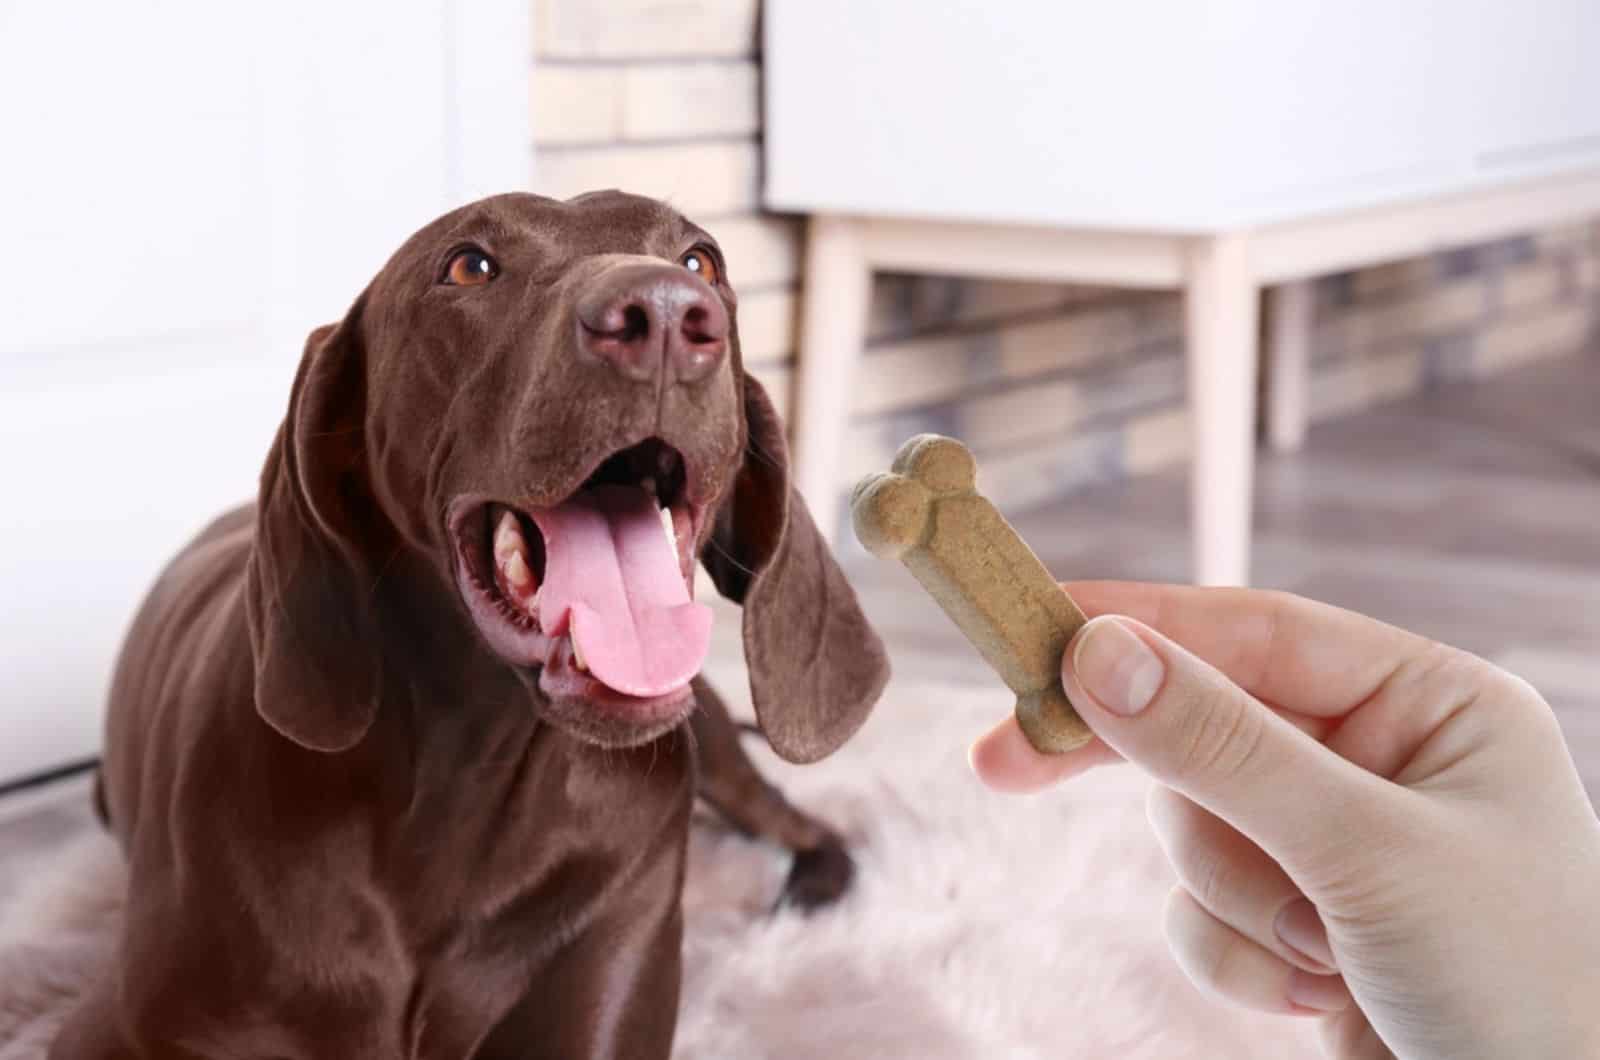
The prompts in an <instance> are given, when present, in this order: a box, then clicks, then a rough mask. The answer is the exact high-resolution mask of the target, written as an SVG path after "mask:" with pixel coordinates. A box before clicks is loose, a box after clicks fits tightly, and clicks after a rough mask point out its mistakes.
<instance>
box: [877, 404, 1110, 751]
mask: <svg viewBox="0 0 1600 1060" xmlns="http://www.w3.org/2000/svg"><path fill="white" fill-rule="evenodd" d="M850 506H851V513H852V515H853V516H854V520H855V529H856V536H857V537H858V538H860V539H861V543H862V544H863V545H865V546H866V547H867V549H868V550H869V551H871V552H872V553H873V554H874V555H876V556H879V557H881V558H884V559H898V560H900V561H901V562H902V563H904V564H905V565H906V567H907V568H908V569H909V570H910V571H911V573H912V574H913V575H915V576H916V578H917V580H918V581H919V582H921V583H922V587H923V588H924V589H926V590H927V591H928V593H929V595H931V596H932V597H933V598H934V599H935V600H936V601H938V603H939V606H940V607H942V608H944V612H945V614H947V615H949V616H950V617H951V619H953V620H954V621H955V624H956V625H957V626H959V627H961V632H963V633H965V634H966V635H967V639H968V640H970V641H971V642H972V644H973V646H974V647H976V648H977V649H978V651H979V652H980V653H981V654H982V655H983V657H984V659H986V660H987V661H988V663H989V665H990V666H992V667H994V668H995V670H996V671H997V672H998V673H999V674H1000V677H1001V679H1002V680H1004V681H1005V683H1006V684H1007V685H1008V686H1009V687H1010V688H1011V690H1012V691H1013V692H1015V693H1016V695H1017V706H1016V712H1017V721H1018V723H1019V724H1020V725H1021V726H1022V731H1023V733H1025V734H1026V735H1027V737H1028V741H1029V742H1030V743H1032V744H1033V746H1034V747H1035V748H1037V749H1038V750H1040V751H1042V752H1044V753H1046V754H1058V753H1060V752H1063V751H1070V750H1072V749H1073V748H1074V747H1080V746H1082V745H1083V744H1084V743H1087V742H1088V740H1089V738H1090V736H1091V735H1092V733H1091V732H1090V731H1089V727H1088V726H1087V725H1085V724H1084V723H1083V719H1082V718H1080V717H1078V714H1077V711H1075V710H1073V709H1072V703H1071V702H1070V701H1069V700H1068V699H1067V694H1066V692H1064V691H1063V690H1062V688H1061V656H1062V653H1063V652H1064V651H1065V650H1066V646H1067V642H1068V641H1069V640H1071V639H1072V635H1073V634H1074V633H1076V632H1077V631H1078V628H1079V627H1080V626H1082V625H1083V624H1084V622H1085V621H1087V620H1086V619H1085V618H1084V614H1083V612H1082V611H1080V610H1079V609H1078V605H1077V604H1075V603H1073V602H1072V598H1071V597H1070V596H1068V595H1067V594H1066V593H1065V592H1064V591H1063V590H1062V589H1061V587H1060V586H1059V585H1057V584H1056V581H1055V579H1054V578H1052V577H1051V576H1050V572H1049V571H1047V570H1046V569H1045V567H1044V564H1043V563H1041V562H1039V557H1037V556H1035V555H1034V554H1033V550H1032V549H1030V548H1029V547H1028V545H1027V542H1025V541H1023V540H1022V538H1021V537H1019V536H1017V532H1016V531H1015V530H1013V529H1012V528H1011V524H1010V523H1007V522H1006V521H1005V517H1004V516H1002V515H1001V514H1000V512H999V511H998V510H997V509H996V508H995V506H994V505H993V504H991V503H990V502H989V500H988V499H987V498H986V497H984V496H983V495H982V494H981V493H979V492H978V491H977V465H976V464H975V463H974V461H973V459H972V453H971V452H969V451H968V449H967V447H966V446H964V445H962V444H961V443H960V442H958V441H956V440H955V439H953V438H944V437H941V436H940V435H937V434H919V435H917V436H916V437H915V438H912V439H911V440H910V441H908V442H906V443H905V445H903V446H901V447H900V452H899V453H898V454H896V456H895V459H894V464H893V465H892V467H891V470H890V471H889V472H888V473H887V474H882V473H880V474H875V475H869V476H867V477H866V478H864V479H862V480H861V482H860V483H859V484H858V485H857V486H856V488H855V493H854V495H853V496H852V498H851V504H850Z"/></svg>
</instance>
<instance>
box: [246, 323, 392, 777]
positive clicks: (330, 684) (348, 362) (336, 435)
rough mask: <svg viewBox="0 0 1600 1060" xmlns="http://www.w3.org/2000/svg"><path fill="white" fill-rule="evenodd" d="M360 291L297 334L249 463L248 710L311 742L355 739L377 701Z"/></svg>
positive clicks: (337, 745)
mask: <svg viewBox="0 0 1600 1060" xmlns="http://www.w3.org/2000/svg"><path fill="white" fill-rule="evenodd" d="M364 302H365V296H363V297H362V298H360V299H357V300H356V303H355V305H354V306H353V307H352V308H351V310H350V312H349V313H348V314H347V315H346V317H345V319H344V320H343V321H342V322H341V323H339V324H337V325H325V326H323V327H320V328H318V329H316V330H315V331H313V332H312V333H311V336H310V338H308V339H307V340H306V349H305V354H304V356H303V357H302V358H301V361H300V370H299V372H298V373H297V374H296V376H295V381H294V388H293V390H292V391H291V392H290V396H289V412H288V415H287V416H286V417H285V418H284V421H283V425H282V426H281V427H280V428H279V429H278V436H277V438H276V440H275V441H274V442H273V446H272V451H271V453H270V454H269V455H268V457H267V463H266V466H265V468H264V469H263V470H262V472H261V494H260V499H259V504H258V509H257V513H256V539H255V549H254V552H253V553H252V555H251V557H250V564H249V568H248V571H247V574H246V580H245V607H246V612H247V614H248V616H249V621H250V642H251V647H252V649H253V651H254V656H255V696H256V710H257V712H258V713H260V715H261V717H262V718H263V719H264V720H265V721H266V722H267V724H269V725H271V726H272V727H273V728H274V729H276V730H278V732H280V733H282V734H283V735H284V736H286V737H288V738H289V739H291V740H293V741H294V742H295V743H297V744H300V745H301V746H302V747H307V748H311V749H313V750H317V751H343V750H347V749H348V748H350V747H353V746H354V745H355V744H357V743H359V742H360V741H361V738H362V737H363V736H365V735H366V733H367V729H368V728H369V727H370V726H371V725H372V719H373V717H374V716H375V715H376V713H377V708H378V692H379V681H380V665H379V664H380V662H381V660H380V659H379V658H378V654H377V648H376V645H377V639H376V633H375V626H374V622H373V619H372V614H371V607H372V601H371V599H370V595H371V594H370V592H369V590H370V581H371V572H370V571H369V570H368V569H367V568H368V563H367V561H366V560H365V559H364V555H365V552H364V550H363V549H362V548H361V545H360V541H361V540H362V529H361V526H362V522H363V518H364V515H365V514H366V513H367V512H369V511H370V505H369V503H368V502H367V500H366V498H367V497H368V496H369V495H370V494H369V491H368V486H367V478H366V470H365V469H366V460H365V453H364V447H363V430H362V423H363V419H364V411H365V407H366V394H365V392H366V385H365V381H364V376H365V367H364V363H363V362H364V360H365V358H364V355H363V350H362V347H361V342H360V338H359V321H360V316H361V309H362V306H363V304H364Z"/></svg>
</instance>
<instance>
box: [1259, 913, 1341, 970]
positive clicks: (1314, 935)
mask: <svg viewBox="0 0 1600 1060" xmlns="http://www.w3.org/2000/svg"><path fill="white" fill-rule="evenodd" d="M1272 929H1273V930H1274V931H1276V932H1277V933H1278V938H1279V939H1281V940H1282V941H1283V944H1284V945H1285V946H1287V947H1289V948H1290V949H1291V950H1294V951H1295V952H1296V953H1298V954H1299V955H1300V956H1302V957H1304V958H1305V959H1306V960H1308V961H1310V962H1311V963H1312V964H1315V965H1320V966H1321V967H1322V968H1323V969H1325V970H1326V971H1329V972H1331V971H1333V970H1334V968H1335V967H1336V965H1335V964H1334V962H1333V947H1332V946H1329V945H1328V929H1327V928H1326V927H1324V926H1323V924H1322V917H1320V916H1318V915H1317V907H1316V906H1314V905H1312V904H1311V903H1310V902H1309V901H1307V900H1306V899H1304V898H1296V899H1295V900H1294V901H1292V902H1290V903H1289V904H1288V905H1286V906H1284V907H1283V909H1282V911H1281V912H1279V913H1278V918H1277V920H1275V921H1273V924H1272Z"/></svg>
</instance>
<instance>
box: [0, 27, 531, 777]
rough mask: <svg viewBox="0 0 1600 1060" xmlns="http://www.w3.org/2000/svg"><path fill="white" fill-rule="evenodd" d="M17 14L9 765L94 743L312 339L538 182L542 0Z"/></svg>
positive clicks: (8, 256)
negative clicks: (530, 94) (169, 594)
mask: <svg viewBox="0 0 1600 1060" xmlns="http://www.w3.org/2000/svg"><path fill="white" fill-rule="evenodd" d="M381 14H382V17H378V12H377V11H376V10H374V9H370V8H368V7H366V6H364V5H351V6H349V7H348V8H346V7H343V6H341V7H337V8H332V7H325V6H323V5H320V4H314V3H311V2H309V0H292V2H288V3H282V4H271V5H250V6H248V7H242V8H238V7H233V6H228V7H221V6H218V5H213V4H208V3H202V2H199V0H182V2H174V3H168V4H162V5H156V6H154V7H152V6H150V5H136V6H127V7H124V6H120V5H115V4H98V5H92V12H91V11H86V10H85V5H79V4H41V3H32V4H22V3H18V4H6V5H3V6H0V100H3V101H4V102H0V108H3V115H4V120H3V122H0V128H3V129H4V131H5V151H6V158H7V160H8V162H9V163H11V164H8V165H7V166H6V172H5V191H6V193H5V194H4V195H3V196H0V233H3V237H0V238H3V240H4V243H5V253H4V254H3V255H0V290H3V291H4V292H5V294H4V295H3V296H0V302H3V304H4V307H5V308H4V310H3V311H0V481H3V482H4V483H5V487H6V495H7V500H6V504H5V507H6V511H5V518H0V585H3V586H4V593H5V604H4V606H3V607H0V733H4V737H3V738H0V782H4V781H5V780H7V779H9V778H12V777H16V776H19V775H24V774H30V773H36V772H39V771H41V770H45V769H49V768H53V767H56V766H59V765H62V764H64V763H68V762H72V761H74V760H81V759H83V758H85V757H87V756H89V755H92V754H94V753H95V750H96V748H98V747H99V745H100V717H101V711H102V704H103V703H104V699H105V695H104V693H105V689H106V685H107V682H108V679H109V677H110V673H111V666H112V661H113V659H114V656H115V652H116V647H117V645H118V644H119V643H120V642H121V639H122V635H123V631H124V627H125V624H126V622H127V620H128V618H129V616H130V615H131V614H132V612H133V608H134V605H135V604H136V603H137V601H138V600H139V598H140V597H141V596H143V594H144V593H145V592H146V591H147V590H148V589H149V587H150V585H151V583H152V581H153V580H154V578H155V576H156V573H157V571H158V570H159V569H160V568H161V566H162V565H163V564H164V563H166V561H167V560H168V559H169V558H170V557H171V556H172V554H173V553H174V552H175V551H176V550H177V549H178V547H179V546H180V545H181V544H182V543H183V542H184V541H185V540H187V539H188V538H189V537H191V536H192V535H193V534H195V533H196V532H198V531H199V529H200V528H201V527H202V526H204V525H205V524H206V523H207V522H208V521H209V520H210V519H211V518H213V517H214V516H216V515H219V514H221V512H222V511H223V510H225V509H227V508H229V507H232V506H233V505H235V504H238V503H240V502H242V501H245V500H248V499H250V497H251V494H252V493H253V491H254V487H255V482H256V478H257V476H258V475H259V474H260V469H261V464H262V461H263V460H264V459H265V457H266V452H267V447H268V445H269V444H270V442H271V440H272V435H273V432H274V431H275V430H276V429H277V425H278V423H279V421H280V420H281V419H282V418H283V412H284V409H285V408H286V407H287V404H288V394H289V382H290V380H291V378H292V377H293V375H294V370H295V366H296V364H297V363H298V361H299V358H300V351H301V348H302V346H303V345H304V343H305V337H306V334H307V333H308V332H309V331H310V330H311V329H312V328H313V327H315V326H316V325H318V324H322V323H326V322H328V321H332V320H337V319H339V318H340V317H341V316H343V315H344V312H345V309H346V308H347V307H348V306H349V304H350V302H351V300H352V299H354V297H355V296H356V295H357V294H358V293H359V292H360V291H361V289H362V288H363V287H364V286H365V285H366V283H367V281H368V280H369V279H371V277H372V275H373V273H375V272H376V271H377V269H378V266H380V265H381V264H382V263H383V261H384V260H385V259H386V258H387V257H388V255H389V254H390V253H391V252H392V251H393V250H394V249H395V248H396V247H397V246H398V244H399V240H401V239H403V238H404V237H405V236H407V235H409V234H410V233H411V232H412V231H414V230H415V229H416V228H417V226H418V225H419V224H420V223H422V222H423V221H424V220H426V219H428V218H431V217H433V216H435V215H437V214H438V213H441V212H443V211H444V210H446V209H448V208H450V207H452V206H455V205H457V204H459V203H460V202H462V201H463V200H465V199H470V198H475V197H477V196H479V195H483V194H487V193H489V192H491V191H503V190H506V189H508V188H516V187H521V186H524V185H525V184H526V182H527V174H528V156H527V130H528V120H529V119H528V100H527V93H526V91H516V92H511V93H507V92H505V91H503V90H496V86H502V85H506V84H511V85H516V86H518V87H519V88H520V87H521V86H523V85H525V84H526V82H527V67H528V58H527V40H528V31H527V24H528V19H529V12H528V7H527V0H492V2H485V3H478V2H474V3H472V4H470V5H469V4H453V3H449V2H448V0H432V2H425V3H420V4H412V5H405V6H404V7H403V8H402V7H385V8H384V9H383V11H382V13H381Z"/></svg>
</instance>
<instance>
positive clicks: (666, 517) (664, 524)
mask: <svg viewBox="0 0 1600 1060" xmlns="http://www.w3.org/2000/svg"><path fill="white" fill-rule="evenodd" d="M661 529H663V530H665V531H666V532H667V544H669V545H671V546H672V547H673V548H674V549H676V548H677V547H678V528H677V527H676V526H674V525H673V524H672V513H671V512H670V511H668V510H667V509H665V508H663V509H661Z"/></svg>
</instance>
